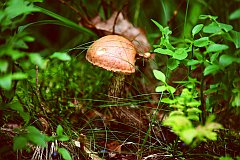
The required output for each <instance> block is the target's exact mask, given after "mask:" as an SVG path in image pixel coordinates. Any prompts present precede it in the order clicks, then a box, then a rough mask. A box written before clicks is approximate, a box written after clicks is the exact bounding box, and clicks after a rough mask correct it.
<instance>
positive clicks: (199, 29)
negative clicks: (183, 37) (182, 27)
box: [192, 24, 203, 37]
mask: <svg viewBox="0 0 240 160" xmlns="http://www.w3.org/2000/svg"><path fill="white" fill-rule="evenodd" d="M202 28H203V24H198V25H196V26H194V27H193V29H192V36H193V37H194V35H196V34H198V33H199V32H200V31H201V30H202Z"/></svg>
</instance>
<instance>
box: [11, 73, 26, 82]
mask: <svg viewBox="0 0 240 160" xmlns="http://www.w3.org/2000/svg"><path fill="white" fill-rule="evenodd" d="M27 77H28V75H27V74H26V73H22V72H16V73H13V74H12V79H13V80H22V79H26V78H27Z"/></svg>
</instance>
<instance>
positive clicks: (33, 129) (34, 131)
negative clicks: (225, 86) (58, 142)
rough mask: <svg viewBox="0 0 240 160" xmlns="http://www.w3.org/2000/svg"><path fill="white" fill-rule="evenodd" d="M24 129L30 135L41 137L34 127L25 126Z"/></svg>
mask: <svg viewBox="0 0 240 160" xmlns="http://www.w3.org/2000/svg"><path fill="white" fill-rule="evenodd" d="M26 129H27V131H28V132H29V133H30V134H39V135H41V132H40V131H39V130H38V129H37V128H36V127H34V126H27V127H26Z"/></svg>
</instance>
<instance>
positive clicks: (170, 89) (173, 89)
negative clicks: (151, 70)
mask: <svg viewBox="0 0 240 160" xmlns="http://www.w3.org/2000/svg"><path fill="white" fill-rule="evenodd" d="M167 91H168V92H169V93H171V94H173V93H174V92H176V89H175V88H174V87H172V86H169V85H167Z"/></svg>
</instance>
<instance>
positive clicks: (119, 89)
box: [86, 35, 136, 99]
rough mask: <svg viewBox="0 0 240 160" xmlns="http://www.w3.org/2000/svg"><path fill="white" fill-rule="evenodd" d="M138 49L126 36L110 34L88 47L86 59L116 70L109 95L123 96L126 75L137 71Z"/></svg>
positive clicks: (115, 97) (113, 70)
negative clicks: (136, 57)
mask: <svg viewBox="0 0 240 160" xmlns="http://www.w3.org/2000/svg"><path fill="white" fill-rule="evenodd" d="M135 56H136V50H135V48H134V45H133V44H132V43H131V42H130V41H129V40H127V39H126V38H124V37H122V36H118V35H108V36H104V37H102V38H100V39H98V40H96V41H95V42H94V43H93V44H92V45H91V46H90V47H89V49H88V51H87V54H86V59H87V60H88V61H89V62H90V63H92V64H94V65H96V66H99V67H102V68H104V69H106V70H109V71H112V72H114V75H113V78H112V84H111V85H110V87H109V91H108V96H109V97H110V98H113V99H117V98H119V97H122V94H123V87H124V80H125V75H128V74H131V73H134V72H135Z"/></svg>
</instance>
